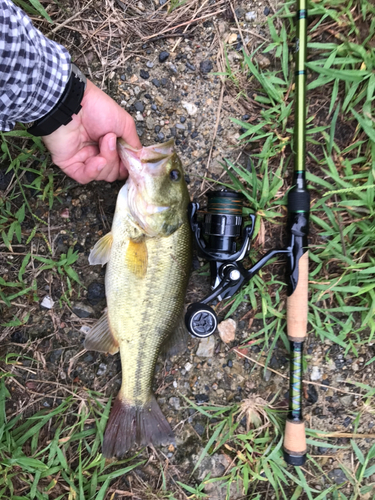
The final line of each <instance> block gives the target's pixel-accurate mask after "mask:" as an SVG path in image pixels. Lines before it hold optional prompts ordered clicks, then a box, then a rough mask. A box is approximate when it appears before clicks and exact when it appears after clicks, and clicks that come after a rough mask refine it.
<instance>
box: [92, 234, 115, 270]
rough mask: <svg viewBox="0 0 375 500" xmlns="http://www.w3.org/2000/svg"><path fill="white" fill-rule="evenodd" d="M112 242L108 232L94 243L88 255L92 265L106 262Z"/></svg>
mask: <svg viewBox="0 0 375 500" xmlns="http://www.w3.org/2000/svg"><path fill="white" fill-rule="evenodd" d="M112 243H113V236H112V233H111V232H109V233H107V234H106V235H105V236H103V238H100V240H99V241H97V242H96V243H95V246H94V248H93V249H92V250H91V252H90V255H89V263H90V264H91V265H92V266H96V265H99V264H100V265H102V266H104V264H107V262H108V261H109V257H110V255H111V248H112Z"/></svg>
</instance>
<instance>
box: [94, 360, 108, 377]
mask: <svg viewBox="0 0 375 500" xmlns="http://www.w3.org/2000/svg"><path fill="white" fill-rule="evenodd" d="M106 371H107V365H106V364H104V363H100V365H99V369H98V371H97V372H96V374H97V375H98V377H100V375H104V374H105V372H106Z"/></svg>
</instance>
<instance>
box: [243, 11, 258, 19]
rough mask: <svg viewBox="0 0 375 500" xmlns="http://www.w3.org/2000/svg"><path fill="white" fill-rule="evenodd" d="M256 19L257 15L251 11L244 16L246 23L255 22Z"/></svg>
mask: <svg viewBox="0 0 375 500" xmlns="http://www.w3.org/2000/svg"><path fill="white" fill-rule="evenodd" d="M256 18H257V14H256V12H255V11H253V10H251V11H250V12H246V14H245V19H246V21H255V19H256Z"/></svg>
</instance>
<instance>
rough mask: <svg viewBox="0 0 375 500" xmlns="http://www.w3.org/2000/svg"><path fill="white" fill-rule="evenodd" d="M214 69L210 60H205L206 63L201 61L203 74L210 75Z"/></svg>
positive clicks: (200, 66)
mask: <svg viewBox="0 0 375 500" xmlns="http://www.w3.org/2000/svg"><path fill="white" fill-rule="evenodd" d="M212 68H213V64H212V61H210V60H209V59H205V60H204V61H201V63H200V65H199V69H200V70H201V72H202V73H204V74H207V73H209V72H210V71H211V70H212Z"/></svg>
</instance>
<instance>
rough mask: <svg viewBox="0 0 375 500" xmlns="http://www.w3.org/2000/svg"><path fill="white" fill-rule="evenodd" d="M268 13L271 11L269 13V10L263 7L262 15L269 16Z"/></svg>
mask: <svg viewBox="0 0 375 500" xmlns="http://www.w3.org/2000/svg"><path fill="white" fill-rule="evenodd" d="M270 12H271V11H270V9H269V8H268V7H265V9H264V11H263V14H264V15H265V16H268V14H269V13H270Z"/></svg>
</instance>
